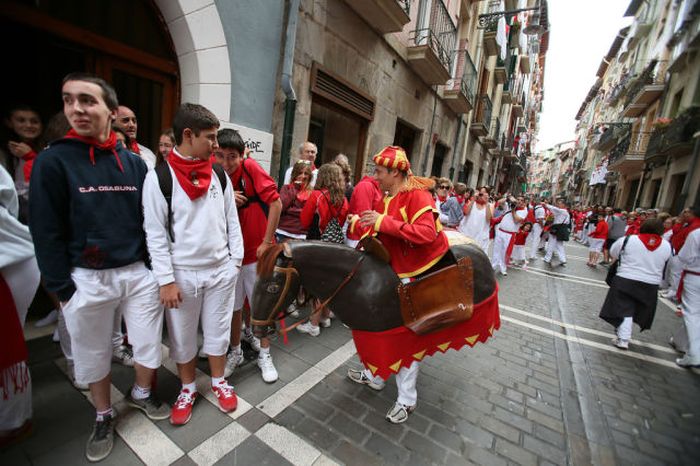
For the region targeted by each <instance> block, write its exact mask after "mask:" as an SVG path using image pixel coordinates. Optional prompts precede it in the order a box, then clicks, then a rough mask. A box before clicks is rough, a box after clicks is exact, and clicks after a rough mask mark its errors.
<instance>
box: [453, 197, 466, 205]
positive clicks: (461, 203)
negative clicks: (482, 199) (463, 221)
mask: <svg viewBox="0 0 700 466" xmlns="http://www.w3.org/2000/svg"><path fill="white" fill-rule="evenodd" d="M455 197H456V198H457V202H459V205H463V204H464V201H465V199H464V196H463V195H461V194H455Z"/></svg>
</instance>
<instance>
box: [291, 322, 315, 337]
mask: <svg viewBox="0 0 700 466" xmlns="http://www.w3.org/2000/svg"><path fill="white" fill-rule="evenodd" d="M297 331H298V332H300V333H308V334H309V335H311V336H312V337H317V336H319V335H320V334H321V329H320V328H319V327H318V326H317V325H314V324H312V323H311V322H304V323H303V324H301V325H299V326H298V327H297Z"/></svg>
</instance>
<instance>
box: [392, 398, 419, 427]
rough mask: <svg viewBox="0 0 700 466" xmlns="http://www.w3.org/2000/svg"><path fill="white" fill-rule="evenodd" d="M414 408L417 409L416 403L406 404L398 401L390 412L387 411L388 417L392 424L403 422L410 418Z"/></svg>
mask: <svg viewBox="0 0 700 466" xmlns="http://www.w3.org/2000/svg"><path fill="white" fill-rule="evenodd" d="M414 409H416V407H415V405H414V406H406V405H403V404H401V403H399V402H398V401H397V402H396V403H394V406H392V407H391V409H390V410H389V412H388V413H386V419H387V421H389V422H391V423H392V424H401V423H403V422H406V421H407V420H408V415H409V414H411V413H412V412H413V410H414Z"/></svg>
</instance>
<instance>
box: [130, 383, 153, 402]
mask: <svg viewBox="0 0 700 466" xmlns="http://www.w3.org/2000/svg"><path fill="white" fill-rule="evenodd" d="M150 395H151V387H148V388H143V387H139V386H138V385H137V384H134V386H133V387H131V397H132V398H133V399H134V400H145V399H146V398H148V397H149V396H150Z"/></svg>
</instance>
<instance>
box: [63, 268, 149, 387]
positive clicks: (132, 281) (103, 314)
mask: <svg viewBox="0 0 700 466" xmlns="http://www.w3.org/2000/svg"><path fill="white" fill-rule="evenodd" d="M71 278H72V279H73V283H75V287H76V291H75V293H74V294H73V296H71V298H70V300H68V302H66V303H64V304H63V307H62V312H63V314H64V318H65V320H66V326H67V328H68V333H69V334H70V342H71V347H72V348H71V349H72V352H73V361H74V365H75V380H76V381H77V382H78V383H84V384H89V383H94V382H98V381H100V380H102V379H103V378H105V377H106V376H107V374H109V372H110V369H111V364H112V332H113V330H114V315H115V313H116V312H117V311H121V313H122V315H123V316H124V320H125V321H126V325H127V327H128V328H129V341H130V343H131V345H132V346H133V349H134V361H136V362H137V363H138V364H140V365H141V366H144V367H148V368H150V369H157V368H158V367H159V366H160V363H161V356H162V355H161V337H162V334H163V308H162V306H161V304H160V300H159V296H158V289H159V288H158V282H157V281H156V279H155V277H154V276H153V273H152V272H151V271H150V270H148V269H147V268H146V266H145V265H144V264H143V263H142V262H137V263H134V264H131V265H127V266H125V267H117V268H113V269H104V270H95V269H83V268H75V269H73V271H72V273H71Z"/></svg>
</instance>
